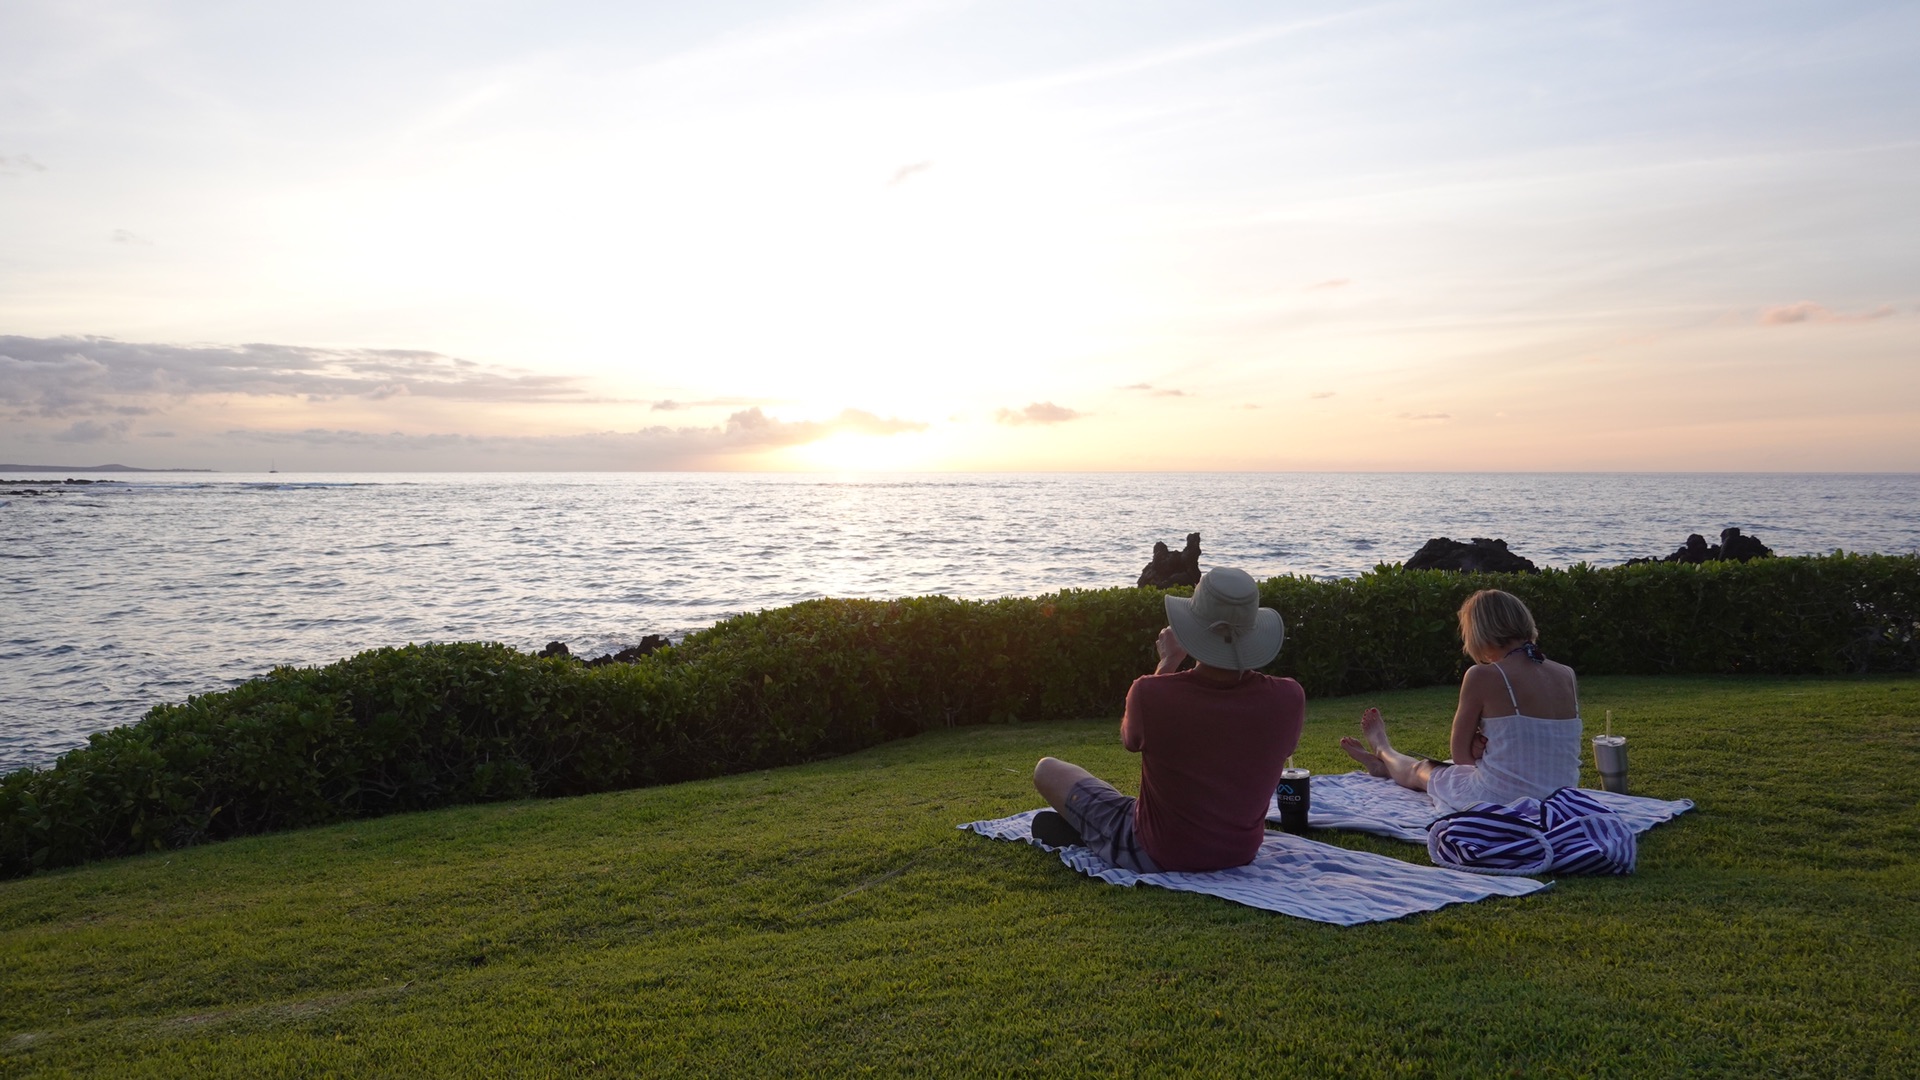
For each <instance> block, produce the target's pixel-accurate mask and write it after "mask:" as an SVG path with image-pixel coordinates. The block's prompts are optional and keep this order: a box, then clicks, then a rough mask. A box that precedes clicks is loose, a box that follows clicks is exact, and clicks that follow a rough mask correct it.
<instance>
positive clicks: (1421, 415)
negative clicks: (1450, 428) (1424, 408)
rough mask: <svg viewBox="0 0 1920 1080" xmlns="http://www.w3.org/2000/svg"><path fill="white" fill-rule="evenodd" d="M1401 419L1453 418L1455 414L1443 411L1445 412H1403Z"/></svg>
mask: <svg viewBox="0 0 1920 1080" xmlns="http://www.w3.org/2000/svg"><path fill="white" fill-rule="evenodd" d="M1400 419H1402V420H1451V419H1453V414H1452V413H1443V412H1423V413H1405V412H1403V413H1401V414H1400Z"/></svg>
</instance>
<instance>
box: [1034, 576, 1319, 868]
mask: <svg viewBox="0 0 1920 1080" xmlns="http://www.w3.org/2000/svg"><path fill="white" fill-rule="evenodd" d="M1166 605H1167V622H1168V623H1169V624H1170V625H1169V626H1167V627H1166V628H1165V629H1163V630H1161V631H1160V637H1159V640H1158V641H1157V642H1156V643H1155V647H1156V648H1157V649H1158V651H1159V653H1160V663H1159V666H1157V667H1156V668H1155V669H1154V673H1153V674H1151V675H1142V676H1141V677H1140V678H1138V679H1135V680H1134V681H1133V686H1132V688H1131V689H1129V690H1128V691H1127V711H1126V714H1125V716H1124V717H1123V718H1122V719H1121V721H1120V744H1121V745H1122V746H1125V747H1126V748H1127V749H1128V750H1131V751H1133V752H1134V753H1136V754H1139V755H1140V797H1139V798H1138V799H1134V798H1132V797H1131V796H1127V795H1122V794H1121V793H1120V792H1119V791H1117V790H1115V789H1114V787H1113V785H1111V784H1108V783H1107V782H1106V781H1104V780H1101V779H1099V778H1098V777H1095V776H1094V775H1093V774H1092V773H1089V772H1087V770H1085V769H1083V768H1081V767H1080V766H1078V765H1072V764H1069V763H1067V762H1065V761H1061V760H1059V759H1057V758H1050V757H1046V758H1041V759H1040V764H1039V765H1037V766H1035V767H1034V770H1033V786H1034V787H1035V788H1038V789H1039V791H1040V794H1041V796H1042V797H1044V798H1045V799H1046V800H1047V802H1048V804H1049V805H1051V806H1052V807H1053V811H1045V810H1043V811H1041V812H1040V813H1039V814H1037V815H1035V817H1034V820H1033V835H1034V838H1035V839H1037V840H1039V841H1041V842H1042V843H1045V844H1050V845H1052V846H1055V847H1065V846H1069V845H1073V844H1085V845H1086V846H1087V847H1088V848H1090V849H1092V851H1093V853H1094V854H1096V855H1098V856H1099V857H1100V858H1102V859H1105V860H1106V861H1107V862H1108V863H1109V864H1111V865H1113V866H1116V867H1119V868H1121V869H1123V870H1132V871H1134V872H1135V873H1140V874H1156V873H1160V872H1162V871H1170V870H1183V871H1205V870H1223V869H1225V868H1227V867H1230V866H1243V865H1245V864H1247V863H1249V862H1252V861H1253V857H1254V856H1255V855H1257V854H1258V853H1259V851H1260V841H1261V839H1262V838H1263V837H1265V836H1266V817H1267V804H1268V800H1269V799H1270V798H1271V797H1272V795H1273V789H1274V785H1275V784H1278V783H1279V782H1280V770H1281V769H1282V768H1284V767H1285V765H1286V761H1287V757H1288V755H1290V754H1292V753H1293V751H1294V747H1296V746H1298V745H1299V743H1300V727H1301V724H1302V723H1304V721H1305V719H1306V695H1305V694H1304V693H1302V692H1301V690H1300V684H1299V683H1297V682H1294V681H1293V680H1292V679H1276V678H1274V677H1273V676H1271V675H1263V674H1261V673H1260V672H1258V671H1254V670H1253V669H1254V668H1258V667H1261V666H1263V665H1265V664H1266V663H1267V662H1269V661H1271V660H1272V659H1273V658H1274V656H1275V655H1277V654H1278V653H1279V652H1280V642H1281V639H1282V638H1283V637H1284V636H1285V634H1286V629H1285V627H1284V625H1283V624H1282V623H1281V621H1280V613H1279V612H1277V611H1274V610H1272V609H1270V608H1263V607H1261V606H1260V589H1259V587H1258V586H1256V585H1255V584H1254V581H1253V578H1252V577H1251V576H1250V575H1248V574H1247V572H1246V571H1244V570H1234V569H1230V568H1227V567H1215V568H1214V569H1213V570H1211V571H1209V572H1208V573H1207V574H1206V576H1204V577H1202V578H1201V579H1200V584H1199V585H1197V586H1195V587H1194V590H1193V596H1192V598H1188V597H1184V596H1169V597H1167V598H1166ZM1189 655H1191V656H1192V657H1193V659H1194V666H1193V667H1192V668H1191V669H1189V670H1186V671H1181V670H1180V665H1181V663H1183V662H1184V661H1185V660H1186V659H1187V657H1188V656H1189ZM1054 811H1057V813H1056V812H1054Z"/></svg>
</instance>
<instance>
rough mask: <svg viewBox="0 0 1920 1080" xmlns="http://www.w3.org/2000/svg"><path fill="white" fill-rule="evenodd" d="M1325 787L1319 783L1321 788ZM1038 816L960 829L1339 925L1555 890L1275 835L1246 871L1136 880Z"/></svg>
mask: <svg viewBox="0 0 1920 1080" xmlns="http://www.w3.org/2000/svg"><path fill="white" fill-rule="evenodd" d="M1319 780H1320V778H1319V777H1315V778H1314V782H1315V783H1316V784H1318V783H1319ZM1315 794H1316V795H1317V794H1318V792H1316V793H1315ZM1037 813H1039V811H1038V810H1028V811H1026V812H1025V813H1020V814H1015V815H1013V816H1012V817H1004V818H997V819H995V820H992V821H970V822H967V823H966V824H965V825H961V826H959V828H962V829H965V830H968V831H970V832H975V833H979V834H980V835H981V836H985V837H987V838H989V839H993V840H1018V841H1023V842H1025V843H1028V844H1032V845H1033V846H1035V847H1038V848H1042V849H1044V850H1047V851H1058V852H1059V854H1060V861H1061V862H1063V863H1065V864H1067V865H1068V866H1070V867H1072V868H1073V869H1075V870H1078V871H1079V872H1081V873H1083V874H1086V875H1087V876H1088V877H1094V878H1099V879H1100V880H1101V881H1104V882H1107V883H1108V884H1112V885H1123V886H1126V887H1129V888H1131V887H1132V886H1134V885H1157V886H1159V887H1160V888H1163V889H1173V890H1176V891H1179V892H1197V893H1206V894H1208V895H1210V896H1218V897H1220V898H1221V899H1223V900H1231V901H1233V902H1234V903H1237V904H1245V905H1247V906H1248V907H1255V908H1260V909H1262V910H1265V911H1277V912H1280V913H1281V914H1283V915H1292V916H1294V917H1296V918H1301V919H1311V920H1313V921H1314V922H1324V923H1333V924H1334V925H1336V926H1354V925H1357V924H1359V923H1368V922H1385V921H1387V920H1389V919H1398V918H1402V917H1403V916H1407V915H1413V914H1416V913H1418V912H1422V911H1435V910H1438V909H1440V908H1443V907H1445V906H1447V905H1448V904H1464V903H1471V902H1473V901H1475V900H1485V899H1486V898H1488V897H1490V896H1524V895H1526V894H1527V893H1531V892H1538V891H1539V890H1541V889H1544V888H1547V887H1548V886H1549V885H1551V884H1552V883H1551V882H1545V881H1532V880H1528V879H1526V878H1516V877H1483V876H1480V875H1477V874H1468V873H1462V872H1461V871H1458V870H1443V869H1440V868H1438V867H1432V866H1419V865H1416V864H1414V863H1409V862H1402V861H1401V860H1399V859H1394V858H1389V857H1387V856H1385V855H1375V854H1373V853H1371V852H1366V851H1348V850H1347V849H1345V848H1338V847H1334V846H1333V845H1332V844H1323V843H1320V842H1319V841H1317V840H1308V839H1307V838H1305V837H1303V836H1290V835H1287V834H1286V833H1268V834H1267V838H1266V840H1265V842H1263V843H1262V844H1261V845H1260V854H1259V855H1258V856H1256V857H1255V858H1254V860H1253V862H1251V863H1249V864H1247V865H1246V866H1236V867H1234V868H1233V869H1231V870H1215V871H1213V872H1211V873H1205V874H1190V873H1164V874H1136V873H1133V872H1132V871H1129V870H1121V869H1119V868H1117V867H1115V866H1112V865H1109V864H1108V863H1107V862H1105V861H1104V860H1102V859H1101V858H1099V857H1098V856H1096V855H1094V854H1093V853H1092V852H1091V851H1088V850H1087V849H1086V848H1084V847H1078V846H1075V847H1068V848H1051V847H1048V846H1047V845H1045V844H1042V843H1040V842H1039V841H1038V840H1035V839H1034V838H1033V833H1032V829H1033V815H1035V814H1037Z"/></svg>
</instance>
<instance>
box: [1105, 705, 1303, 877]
mask: <svg viewBox="0 0 1920 1080" xmlns="http://www.w3.org/2000/svg"><path fill="white" fill-rule="evenodd" d="M1306 716H1307V696H1306V694H1305V693H1303V692H1302V691H1301V689H1300V684H1299V683H1297V682H1294V681H1293V680H1292V679H1276V678H1274V677H1273V676H1271V675H1262V674H1260V673H1259V672H1257V671H1256V672H1249V673H1248V674H1246V675H1244V676H1242V677H1241V680H1240V681H1239V682H1238V683H1236V684H1234V685H1233V686H1230V687H1216V686H1209V685H1207V684H1206V683H1204V682H1202V681H1200V678H1199V676H1198V675H1197V674H1196V673H1195V672H1194V671H1192V670H1188V671H1179V672H1174V673H1172V674H1169V675H1143V676H1141V677H1140V678H1138V679H1135V680H1134V681H1133V687H1132V688H1131V689H1129V690H1128V691H1127V712H1126V716H1125V717H1124V718H1123V719H1122V720H1121V721H1120V742H1121V744H1122V745H1124V746H1125V747H1126V748H1127V749H1129V750H1132V751H1133V752H1135V753H1137V754H1139V755H1140V802H1139V803H1138V804H1137V805H1136V806H1135V807H1134V810H1133V814H1134V818H1133V820H1134V828H1135V830H1136V831H1137V832H1138V834H1139V836H1140V842H1141V843H1142V844H1143V845H1145V847H1146V849H1147V854H1148V855H1149V856H1151V857H1152V858H1153V861H1154V862H1156V863H1158V864H1160V868H1161V869H1162V870H1220V869H1223V868H1225V867H1229V866H1243V865H1245V864H1247V863H1249V862H1252V861H1253V857H1254V856H1255V855H1257V854H1259V852H1260V841H1261V839H1262V838H1264V837H1265V836H1266V833H1267V830H1266V818H1267V801H1268V800H1269V799H1270V798H1272V796H1273V788H1274V785H1275V784H1278V783H1279V782H1280V770H1281V769H1283V768H1285V767H1286V762H1287V756H1288V755H1289V754H1292V753H1293V751H1294V748H1295V747H1297V746H1299V745H1300V727H1301V725H1302V724H1303V723H1305V722H1306Z"/></svg>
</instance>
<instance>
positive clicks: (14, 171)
mask: <svg viewBox="0 0 1920 1080" xmlns="http://www.w3.org/2000/svg"><path fill="white" fill-rule="evenodd" d="M46 171H47V167H46V166H45V165H42V164H40V163H39V162H37V161H35V160H33V159H32V158H31V157H28V156H27V155H26V154H15V155H13V156H12V157H8V156H7V155H5V154H0V176H21V175H24V174H26V173H30V172H46Z"/></svg>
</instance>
